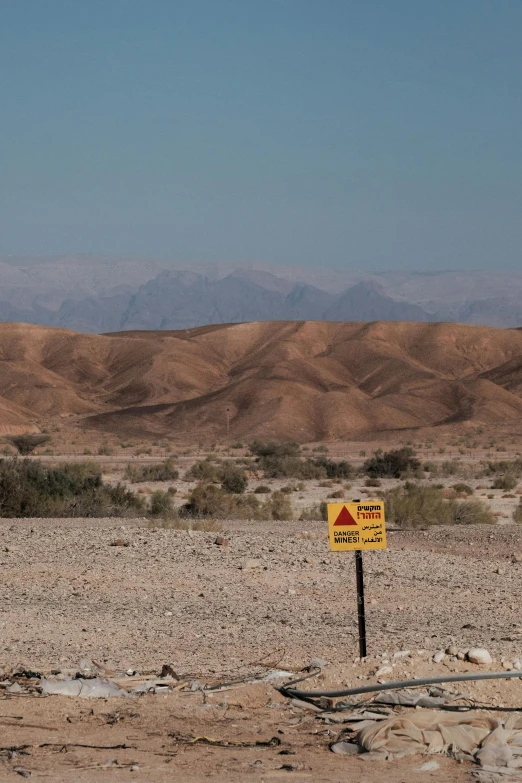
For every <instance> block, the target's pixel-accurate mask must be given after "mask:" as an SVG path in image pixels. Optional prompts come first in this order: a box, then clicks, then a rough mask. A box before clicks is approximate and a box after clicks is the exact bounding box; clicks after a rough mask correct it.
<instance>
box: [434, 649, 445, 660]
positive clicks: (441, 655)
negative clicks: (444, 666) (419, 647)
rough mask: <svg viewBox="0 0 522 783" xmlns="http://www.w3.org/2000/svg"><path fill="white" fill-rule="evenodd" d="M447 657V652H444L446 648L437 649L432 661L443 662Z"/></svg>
mask: <svg viewBox="0 0 522 783" xmlns="http://www.w3.org/2000/svg"><path fill="white" fill-rule="evenodd" d="M445 657H446V653H445V652H444V650H437V652H436V653H435V655H434V656H433V658H432V661H433V663H441V662H442V661H443V660H444V658H445Z"/></svg>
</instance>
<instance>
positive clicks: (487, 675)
mask: <svg viewBox="0 0 522 783" xmlns="http://www.w3.org/2000/svg"><path fill="white" fill-rule="evenodd" d="M515 677H519V678H520V679H522V671H511V672H482V673H480V672H478V673H477V674H454V675H450V676H446V677H426V678H423V679H420V680H401V681H398V682H384V683H380V684H376V685H361V686H360V687H359V688H346V689H345V690H342V691H300V690H297V689H296V688H292V685H297V683H299V682H302V681H303V679H305V678H301V679H300V680H293V681H292V682H289V683H287V684H286V685H283V686H282V687H281V688H279V690H280V692H281V693H282V694H283V695H285V696H289V697H290V698H292V699H310V698H314V697H326V698H330V699H336V698H338V697H341V696H357V695H359V694H361V693H376V692H377V691H392V690H399V689H401V688H418V687H419V686H421V685H441V684H443V683H444V684H445V683H448V682H469V681H470V680H504V679H506V680H507V679H509V678H515Z"/></svg>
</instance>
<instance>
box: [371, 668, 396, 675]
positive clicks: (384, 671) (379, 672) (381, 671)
mask: <svg viewBox="0 0 522 783" xmlns="http://www.w3.org/2000/svg"><path fill="white" fill-rule="evenodd" d="M392 673H393V669H392V667H391V666H381V668H380V669H377V671H376V672H375V676H376V677H384V675H385V674H392Z"/></svg>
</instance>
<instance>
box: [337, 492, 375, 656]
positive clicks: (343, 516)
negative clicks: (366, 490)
mask: <svg viewBox="0 0 522 783" xmlns="http://www.w3.org/2000/svg"><path fill="white" fill-rule="evenodd" d="M328 531H329V537H330V549H331V550H332V552H355V575H356V581H357V622H358V625H359V655H360V656H361V658H366V617H365V614H364V570H363V559H362V553H363V550H364V549H386V520H385V516H384V503H383V501H382V500H364V501H362V502H361V501H360V500H354V501H352V502H351V503H350V502H345V503H328Z"/></svg>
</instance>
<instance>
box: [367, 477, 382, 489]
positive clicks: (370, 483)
mask: <svg viewBox="0 0 522 783" xmlns="http://www.w3.org/2000/svg"><path fill="white" fill-rule="evenodd" d="M381 485H382V481H381V480H380V479H377V478H367V479H366V481H365V482H364V486H365V487H380V486H381Z"/></svg>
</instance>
